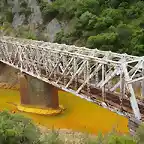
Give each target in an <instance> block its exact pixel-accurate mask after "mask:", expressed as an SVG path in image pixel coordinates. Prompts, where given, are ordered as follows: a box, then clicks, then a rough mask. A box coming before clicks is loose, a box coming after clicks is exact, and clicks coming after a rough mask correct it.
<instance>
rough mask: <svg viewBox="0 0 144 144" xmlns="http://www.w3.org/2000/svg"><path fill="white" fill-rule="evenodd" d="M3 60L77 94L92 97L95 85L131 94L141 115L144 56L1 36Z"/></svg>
mask: <svg viewBox="0 0 144 144" xmlns="http://www.w3.org/2000/svg"><path fill="white" fill-rule="evenodd" d="M0 61H1V62H3V63H5V64H7V65H10V66H12V67H14V68H17V69H19V70H20V71H21V72H24V73H27V74H29V75H31V76H34V77H36V78H38V79H40V80H42V81H45V82H48V83H50V84H52V85H54V86H56V87H58V88H61V89H64V90H66V91H69V92H71V93H73V94H75V95H78V96H81V97H83V96H84V97H85V98H87V99H90V97H91V96H92V94H91V88H96V89H97V88H98V89H101V92H102V97H103V100H104V98H105V92H106V91H111V92H113V93H120V99H121V98H122V97H126V96H127V95H128V94H130V103H131V107H132V109H133V112H134V115H135V117H136V118H137V119H141V114H140V111H139V108H138V104H137V99H136V91H135V90H134V88H133V86H134V83H136V82H140V83H141V90H142V96H144V58H143V57H137V56H131V55H127V54H117V53H113V52H111V51H100V50H98V49H87V48H84V47H76V46H74V45H71V46H68V45H65V44H56V43H49V42H43V41H35V40H28V39H20V38H13V37H6V36H1V37H0Z"/></svg>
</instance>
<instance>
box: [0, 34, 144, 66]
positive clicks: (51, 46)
mask: <svg viewBox="0 0 144 144" xmlns="http://www.w3.org/2000/svg"><path fill="white" fill-rule="evenodd" d="M0 41H1V42H2V43H4V42H5V43H13V44H18V45H23V46H25V45H28V46H31V47H35V48H37V47H39V48H41V49H43V50H51V51H54V50H55V51H59V52H65V53H69V54H75V55H81V56H84V57H89V58H94V59H97V60H101V61H107V62H110V63H115V64H120V63H122V62H119V61H120V60H121V59H123V60H125V62H126V63H133V62H138V61H140V60H144V58H143V57H138V56H132V55H128V54H125V53H124V54H118V53H114V52H111V51H101V50H98V49H88V48H86V47H76V46H74V45H66V44H58V43H50V42H44V41H36V40H30V39H22V38H14V37H8V36H1V37H0ZM104 57H107V59H103V58H104ZM123 62H124V61H123Z"/></svg>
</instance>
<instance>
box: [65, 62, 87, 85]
mask: <svg viewBox="0 0 144 144" xmlns="http://www.w3.org/2000/svg"><path fill="white" fill-rule="evenodd" d="M86 62H87V61H86V60H85V61H84V62H83V64H82V65H81V66H80V68H79V69H78V70H77V71H76V73H74V75H73V76H72V78H71V79H70V81H69V82H68V84H67V85H66V88H67V87H68V86H69V85H70V84H71V82H72V81H73V79H74V78H75V76H76V75H77V74H78V73H79V72H80V71H81V70H82V69H83V68H84V65H85V63H86Z"/></svg>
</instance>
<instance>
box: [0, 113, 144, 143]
mask: <svg viewBox="0 0 144 144" xmlns="http://www.w3.org/2000/svg"><path fill="white" fill-rule="evenodd" d="M143 129H144V126H143V125H141V126H140V127H139V129H138V130H137V135H136V136H135V137H134V138H133V137H130V136H126V135H122V136H120V135H118V134H116V133H114V132H113V133H110V134H108V135H105V136H103V135H101V134H100V135H98V136H97V137H95V138H90V137H89V136H85V137H81V138H80V141H79V142H78V143H79V144H143V143H144V131H143ZM65 143H67V144H71V143H72V142H71V141H70V140H66V138H65V137H63V138H60V137H59V133H58V131H55V130H52V132H50V133H41V132H40V130H39V129H38V128H37V126H35V125H34V124H33V122H32V121H31V120H30V119H28V118H25V117H24V116H22V115H19V114H12V113H9V112H8V111H3V112H0V144H65Z"/></svg>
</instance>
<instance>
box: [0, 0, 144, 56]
mask: <svg viewBox="0 0 144 144" xmlns="http://www.w3.org/2000/svg"><path fill="white" fill-rule="evenodd" d="M143 11H144V1H142V0H55V1H53V2H50V0H49V2H48V0H33V1H30V0H1V3H0V24H1V32H2V34H4V35H11V36H18V37H24V38H31V39H38V40H44V41H51V42H58V43H66V44H75V45H78V46H86V47H89V48H98V49H102V50H111V51H114V52H119V53H125V52H126V53H128V54H133V55H144V13H143Z"/></svg>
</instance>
